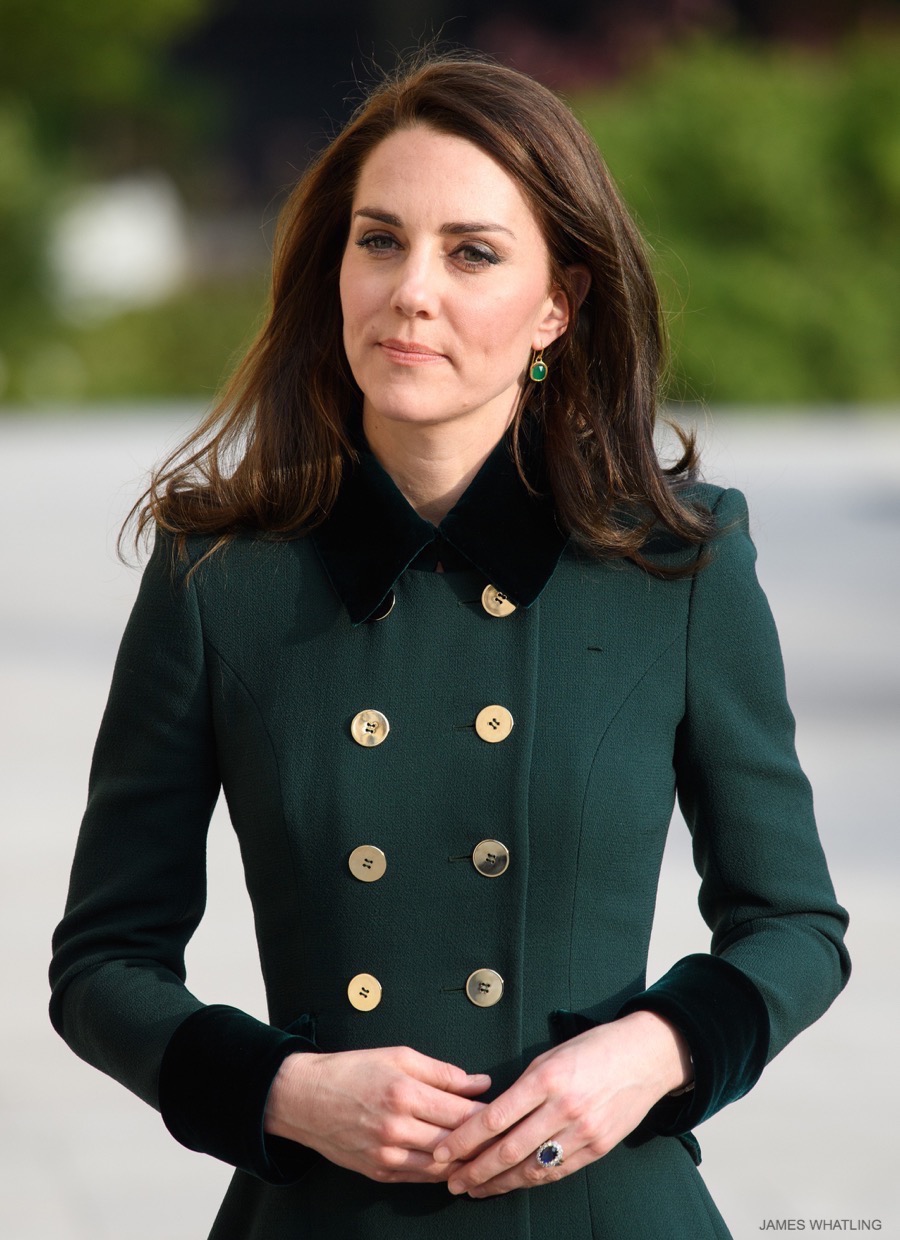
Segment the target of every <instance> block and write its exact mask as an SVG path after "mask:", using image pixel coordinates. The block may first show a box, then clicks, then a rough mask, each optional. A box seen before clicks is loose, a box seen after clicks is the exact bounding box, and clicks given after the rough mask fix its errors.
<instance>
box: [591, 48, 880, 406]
mask: <svg viewBox="0 0 900 1240" xmlns="http://www.w3.org/2000/svg"><path fill="white" fill-rule="evenodd" d="M898 67H900V42H898V41H897V40H896V39H893V40H892V39H891V38H889V37H887V36H885V37H884V38H882V39H879V40H875V39H870V40H865V39H860V40H858V41H855V42H853V43H851V44H849V45H848V46H847V47H846V48H845V49H844V50H843V52H842V54H841V55H840V56H825V55H822V56H814V55H812V54H809V53H803V52H801V51H799V50H797V49H786V48H784V47H769V48H756V49H754V48H752V47H747V46H743V47H742V46H740V45H736V44H722V43H718V42H717V43H709V42H703V41H701V42H697V43H695V44H693V45H692V46H691V47H688V48H681V49H678V50H673V51H670V52H669V53H667V54H665V55H663V56H662V57H660V58H659V59H658V61H657V62H656V63H655V64H654V65H653V67H652V69H649V70H648V71H646V72H645V73H643V74H641V75H638V76H637V77H635V78H633V79H631V80H629V81H628V82H626V83H622V84H620V86H619V87H618V88H617V89H615V90H613V91H611V92H607V93H604V95H602V96H596V97H593V98H584V99H582V100H581V103H580V110H581V112H582V115H583V116H584V118H585V120H586V122H587V124H588V126H589V128H590V129H591V131H592V132H593V134H594V135H595V137H596V139H597V142H598V145H599V146H600V149H601V150H602V151H603V152H604V154H605V155H606V157H607V159H608V161H609V164H610V167H611V170H612V172H613V175H614V176H615V177H616V178H617V180H618V182H619V184H620V186H621V188H622V190H623V192H624V194H625V196H626V198H627V199H628V200H629V202H630V204H631V205H632V207H633V208H634V210H635V211H636V213H637V215H638V217H639V219H640V220H641V222H642V224H643V227H644V229H645V233H646V234H647V235H649V236H650V237H651V238H652V239H657V241H656V263H657V268H658V272H659V275H660V278H661V281H662V284H663V287H664V289H665V296H666V300H667V302H668V304H669V306H670V310H671V317H672V336H673V342H674V345H675V355H676V361H675V366H674V381H675V382H674V391H675V393H676V394H677V395H679V396H681V397H682V398H685V399H693V398H697V397H699V398H702V399H715V400H719V401H723V400H724V401H745V402H763V403H770V402H778V401H784V402H790V401H819V402H829V401H843V400H869V401H888V400H896V399H897V397H898V395H900V348H898V344H900V340H898V327H897V325H898V323H900V230H898V227H897V220H898V219H900V73H898Z"/></svg>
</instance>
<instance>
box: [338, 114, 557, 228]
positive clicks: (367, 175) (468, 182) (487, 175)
mask: <svg viewBox="0 0 900 1240" xmlns="http://www.w3.org/2000/svg"><path fill="white" fill-rule="evenodd" d="M364 207H372V208H376V209H378V210H380V211H382V212H390V213H392V214H394V215H396V216H398V217H400V219H401V222H402V221H403V215H404V211H405V212H407V213H409V212H413V213H415V214H416V215H417V216H420V215H428V216H429V217H433V218H434V219H435V220H438V219H440V223H441V224H443V223H450V222H453V223H458V222H471V223H487V222H494V223H498V224H501V225H504V226H505V227H507V228H509V229H511V231H513V232H515V231H516V225H517V226H518V229H519V231H522V230H523V229H527V226H528V224H530V225H531V226H532V227H534V228H537V222H536V220H535V219H534V215H533V212H532V210H531V207H530V206H529V204H528V202H527V200H526V199H525V197H524V195H523V193H522V191H521V189H520V188H519V185H518V184H517V182H516V181H515V180H514V179H513V177H511V176H510V175H509V173H508V172H507V171H506V169H505V168H503V167H502V166H501V165H500V164H499V163H498V162H497V161H496V160H495V159H494V158H493V157H492V156H491V155H488V153H487V152H486V151H483V150H482V149H481V147H479V146H477V145H476V144H475V143H474V142H471V141H469V139H468V138H462V137H459V136H457V135H455V134H445V133H440V132H438V131H437V130H435V129H431V128H430V127H427V126H425V125H417V126H415V127H414V128H409V129H398V130H395V132H394V133H392V134H390V135H389V136H388V137H387V138H384V139H383V140H382V141H381V142H379V143H378V145H377V146H375V147H374V148H373V149H372V151H371V152H370V153H369V155H368V157H367V158H366V160H365V161H364V163H363V165H362V167H361V169H360V175H359V178H358V180H357V184H356V192H355V193H354V196H353V210H354V212H356V211H359V210H360V209H361V208H364Z"/></svg>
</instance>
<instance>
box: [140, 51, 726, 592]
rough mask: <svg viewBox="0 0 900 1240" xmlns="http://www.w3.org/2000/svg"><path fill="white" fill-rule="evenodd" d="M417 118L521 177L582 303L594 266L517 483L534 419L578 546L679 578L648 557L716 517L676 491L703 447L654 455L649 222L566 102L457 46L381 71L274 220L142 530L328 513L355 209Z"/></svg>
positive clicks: (661, 348)
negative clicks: (265, 294) (211, 393)
mask: <svg viewBox="0 0 900 1240" xmlns="http://www.w3.org/2000/svg"><path fill="white" fill-rule="evenodd" d="M414 125H425V126H429V127H431V128H432V129H434V130H436V131H438V132H440V133H444V134H451V135H454V136H457V137H461V138H465V139H468V140H469V141H470V142H473V143H474V144H475V145H476V146H478V147H480V148H481V150H483V151H485V152H486V153H487V154H488V155H490V156H492V157H493V158H494V159H495V160H496V161H497V162H498V163H499V164H500V166H501V167H502V168H504V169H505V170H506V172H507V173H508V174H509V175H510V176H511V177H512V178H513V179H514V180H515V181H516V182H517V184H518V185H519V187H520V189H521V190H522V192H523V193H524V195H525V197H526V199H527V201H528V202H529V203H530V205H531V207H532V209H533V210H534V213H535V217H536V219H537V221H538V224H539V226H540V227H541V229H542V231H543V234H544V237H545V239H546V243H547V246H548V249H549V251H550V261H551V280H552V282H553V284H554V285H555V286H556V287H559V288H562V289H563V290H564V291H566V292H567V294H568V295H569V297H570V300H571V304H572V305H573V306H574V305H577V304H578V291H579V290H578V289H577V288H576V287H575V286H574V284H575V281H574V279H573V276H572V274H571V272H570V268H572V267H574V266H575V265H576V264H577V265H581V266H582V267H587V269H588V270H589V272H590V275H591V283H590V289H589V291H588V293H587V295H586V297H585V298H584V300H583V302H582V303H581V305H580V308H579V310H578V313H577V315H576V316H575V319H574V323H573V324H571V325H570V327H569V329H568V330H567V331H566V332H565V334H564V335H563V336H562V337H560V338H559V339H558V340H557V341H555V342H554V344H553V345H551V346H550V348H549V349H547V350H546V360H547V363H548V366H549V375H548V378H547V379H546V380H545V381H544V382H543V383H540V384H535V383H530V382H529V383H526V385H525V390H524V392H523V398H522V400H521V402H520V405H519V408H518V410H517V413H516V417H515V420H514V423H513V431H514V434H513V443H514V448H515V453H516V459H517V462H518V464H519V469H520V472H523V477H524V471H523V467H522V457H521V453H520V445H519V427H520V426H521V423H522V418H523V415H524V414H525V413H526V411H527V413H528V415H529V419H532V418H533V419H535V420H536V421H537V422H538V424H539V425H540V427H541V430H542V434H543V445H544V449H543V450H544V456H545V459H546V466H547V478H548V481H549V485H550V487H551V489H552V492H553V496H554V500H555V503H556V508H557V512H558V514H559V520H560V522H561V524H562V525H563V527H564V528H565V529H566V530H567V531H568V532H569V533H570V534H571V535H572V536H573V538H574V540H575V541H576V542H577V543H578V544H580V545H581V546H583V547H584V548H586V549H587V550H589V551H592V552H593V553H595V554H598V555H601V556H614V557H630V558H631V559H632V560H634V561H636V562H637V563H639V564H641V565H642V566H643V567H645V568H647V569H649V570H650V571H653V572H661V573H664V574H666V575H668V574H669V573H671V572H675V571H685V570H684V569H681V570H673V569H663V568H660V567H659V565H658V563H654V562H653V560H651V559H648V558H646V557H645V555H644V553H643V551H642V548H643V547H644V545H645V543H646V538H647V534H648V531H649V530H650V528H651V527H652V526H654V525H657V526H658V525H662V526H663V527H664V528H666V529H668V530H669V531H671V532H672V533H673V534H675V535H676V536H677V537H678V538H679V539H681V540H683V541H684V542H686V543H688V544H697V543H700V542H702V541H703V540H704V539H705V538H706V537H708V535H709V532H710V518H709V515H708V514H707V513H705V512H704V511H702V510H701V509H698V508H696V507H694V506H692V505H690V504H688V503H686V502H685V501H684V500H683V499H682V498H680V497H679V492H680V490H681V487H680V485H679V484H681V483H684V482H685V481H687V480H689V479H690V477H691V476H692V474H693V471H694V469H695V466H696V451H695V446H694V443H693V440H692V439H691V438H689V437H686V436H683V435H682V447H683V454H682V457H681V459H680V460H679V461H678V462H677V463H676V464H675V465H673V466H671V467H670V468H669V469H663V468H662V466H661V465H660V462H659V459H658V457H657V453H656V450H655V446H654V442H653V430H654V424H655V420H656V415H657V408H658V403H659V399H660V377H661V373H662V370H663V367H664V361H665V345H666V342H665V331H664V327H663V318H662V312H661V308H660V304H659V298H658V294H657V289H656V285H655V282H654V279H653V276H652V273H651V270H650V267H649V264H648V261H647V258H646V255H645V252H644V247H643V244H642V241H641V238H640V236H639V234H638V231H637V229H636V227H635V225H634V223H633V222H632V220H631V218H630V216H629V214H628V211H627V210H626V208H625V206H624V204H623V203H622V200H621V199H620V197H619V195H618V193H617V191H616V188H615V186H614V185H613V182H612V179H611V178H610V175H609V172H608V171H607V169H606V166H605V164H604V162H603V160H602V158H601V156H600V154H599V152H598V150H597V148H596V146H595V144H594V142H593V141H592V140H591V138H590V137H589V136H588V134H587V133H586V132H585V130H584V128H583V127H582V126H581V124H580V123H579V122H578V121H577V120H576V118H575V116H574V115H573V114H572V112H571V111H570V110H569V108H568V107H567V106H566V105H565V104H564V103H563V102H562V101H561V100H560V99H559V98H557V96H556V95H554V94H553V93H552V92H551V91H549V90H547V89H546V88H545V87H543V86H541V85H540V84H539V83H538V82H535V81H534V80H533V79H532V78H529V77H527V76H525V75H524V74H522V73H519V72H517V71H516V70H514V69H510V68H507V67H505V66H503V65H500V64H497V63H495V62H493V61H491V60H489V59H486V58H484V57H480V56H466V55H463V54H459V53H454V54H452V55H449V56H448V55H443V56H440V55H439V56H435V55H433V54H425V55H424V56H421V57H419V58H418V59H417V61H416V62H415V63H413V64H412V65H406V66H405V67H403V68H402V69H401V70H399V71H397V72H396V73H395V74H393V75H392V76H391V77H390V78H388V79H387V80H385V81H384V82H382V83H381V84H380V85H379V86H378V87H377V88H376V89H375V90H374V91H373V92H372V93H371V94H370V95H369V97H368V98H367V99H366V100H365V102H364V103H363V104H362V105H361V106H360V107H359V109H358V110H357V112H356V113H355V115H354V117H353V118H352V119H351V121H350V122H349V123H348V125H347V126H346V127H345V128H344V129H343V131H342V132H341V133H340V134H339V135H338V137H337V138H336V139H335V140H334V141H333V142H331V144H330V145H329V146H328V147H327V148H326V149H325V150H324V151H323V152H322V153H321V154H320V155H319V156H318V158H317V159H316V160H315V161H314V162H313V164H312V165H311V166H310V168H309V169H308V170H307V172H306V173H305V175H304V176H303V177H302V178H301V180H300V182H299V183H298V185H297V186H296V188H295V189H294V191H293V193H292V194H291V196H290V198H289V199H288V201H287V203H286V205H285V207H284V209H283V211H282V214H281V217H280V220H279V225H278V231H277V236H276V241H275V252H274V261H273V277H272V294H271V307H270V310H269V314H268V317H267V319H266V322H265V324H264V326H263V327H262V329H261V331H260V333H259V335H258V336H257V338H256V340H255V342H254V343H253V345H252V346H251V348H250V350H249V351H248V353H247V355H246V356H245V357H244V359H243V361H242V362H241V364H240V366H239V367H238V369H237V371H236V373H235V375H234V376H233V378H232V379H231V381H230V383H229V384H228V385H227V387H226V388H225V390H224V392H223V393H222V395H221V398H220V399H219V401H218V403H217V404H216V405H215V407H214V408H213V409H212V411H211V412H210V414H209V415H208V417H207V418H206V419H205V420H204V421H203V423H202V424H201V425H200V426H199V427H198V428H197V430H196V431H195V432H194V433H193V434H192V435H191V436H190V437H189V438H188V439H187V440H186V441H185V442H184V443H183V444H182V445H181V446H180V447H179V448H178V449H176V451H175V452H173V453H172V454H171V455H170V456H169V457H168V458H167V459H166V460H165V461H164V462H163V463H162V465H161V466H160V467H159V468H158V469H157V471H156V472H155V474H154V475H153V478H152V481H151V484H150V486H149V488H148V490H147V491H146V492H145V494H144V495H143V496H142V497H141V499H140V500H139V501H138V503H137V504H136V505H135V508H134V510H133V513H132V517H136V526H137V536H138V537H140V535H141V534H142V533H143V532H144V530H145V529H146V527H147V526H148V525H149V524H151V523H152V522H156V523H157V524H158V525H159V527H160V528H161V529H163V530H165V531H167V532H169V533H171V534H173V535H175V536H176V541H177V542H178V544H179V545H180V546H181V547H182V549H183V545H184V540H185V538H186V536H187V535H188V534H191V533H200V534H206V535H216V536H218V537H217V540H216V541H214V544H213V549H216V548H217V547H219V546H220V545H222V544H223V543H225V542H227V541H229V539H230V538H232V537H234V536H235V535H236V534H237V533H239V532H240V531H246V530H253V531H260V532H265V533H266V534H268V535H269V536H271V537H291V536H296V535H297V534H299V533H301V532H305V531H307V530H309V529H312V528H313V527H314V526H315V525H317V524H318V523H320V522H321V521H322V520H324V519H325V517H326V516H327V515H328V512H329V511H330V509H331V507H332V505H333V504H334V501H335V499H336V496H337V492H338V487H339V484H340V480H341V473H342V468H343V462H344V459H345V455H346V454H347V453H352V447H351V444H350V442H349V439H348V427H349V422H350V418H351V417H352V415H353V411H354V409H355V408H357V407H358V406H359V403H360V393H359V389H358V388H357V387H356V385H355V383H354V380H353V377H352V375H351V373H350V370H349V366H348V364H347V360H346V357H345V355H344V349H343V343H342V336H341V330H342V327H341V325H342V319H341V306H340V300H339V291H338V278H339V271H340V266H341V260H342V256H343V251H344V247H345V245H346V240H347V235H348V231H349V226H350V209H351V203H352V199H353V194H354V190H355V187H356V183H357V179H358V176H359V173H360V169H361V167H362V165H363V163H364V161H365V160H366V158H367V156H368V155H369V153H370V152H371V151H372V149H373V148H374V147H375V146H376V145H377V144H378V143H379V142H381V141H382V140H383V139H384V138H386V137H388V136H389V135H390V134H391V133H393V132H394V131H396V130H398V129H403V128H408V127H411V126H414ZM526 481H527V479H526ZM635 517H637V520H635Z"/></svg>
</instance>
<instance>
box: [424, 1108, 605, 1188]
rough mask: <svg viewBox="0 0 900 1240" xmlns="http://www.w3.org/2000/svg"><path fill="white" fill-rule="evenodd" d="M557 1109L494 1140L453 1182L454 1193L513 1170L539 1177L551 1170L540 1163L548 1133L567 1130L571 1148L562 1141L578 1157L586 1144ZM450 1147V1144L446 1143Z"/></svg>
mask: <svg viewBox="0 0 900 1240" xmlns="http://www.w3.org/2000/svg"><path fill="white" fill-rule="evenodd" d="M555 1110H556V1108H553V1107H550V1106H543V1107H539V1108H538V1110H537V1111H534V1112H533V1113H532V1114H531V1115H529V1116H528V1118H527V1119H526V1120H524V1121H523V1122H522V1123H520V1124H517V1125H516V1126H515V1127H514V1128H511V1129H510V1130H509V1131H508V1132H505V1133H503V1134H502V1136H500V1137H498V1138H497V1139H496V1140H494V1141H493V1142H492V1143H491V1144H490V1145H489V1146H488V1147H487V1148H486V1149H485V1150H484V1151H483V1152H481V1153H480V1154H478V1155H477V1157H474V1158H472V1159H471V1160H470V1161H469V1162H467V1163H466V1164H465V1165H464V1166H463V1169H462V1171H461V1172H460V1173H459V1174H458V1175H456V1176H454V1177H453V1178H452V1179H451V1181H450V1191H451V1192H452V1193H465V1192H469V1190H470V1189H472V1188H475V1187H477V1186H478V1185H479V1184H485V1183H487V1182H488V1181H489V1180H493V1179H494V1178H495V1177H497V1176H501V1175H504V1174H505V1173H506V1172H508V1171H510V1170H511V1169H512V1168H517V1169H518V1168H522V1169H529V1170H531V1171H532V1172H533V1173H534V1176H533V1177H532V1178H536V1177H537V1176H539V1175H540V1174H541V1173H543V1172H546V1171H547V1168H546V1167H542V1166H541V1165H540V1164H539V1163H538V1161H537V1153H536V1152H537V1149H538V1146H540V1145H541V1144H542V1142H544V1141H546V1140H548V1137H547V1133H548V1132H559V1131H560V1130H561V1129H563V1130H564V1135H565V1137H566V1138H567V1140H568V1145H567V1144H566V1142H565V1141H564V1140H563V1138H562V1137H558V1138H555V1139H557V1140H559V1142H560V1144H561V1145H562V1148H563V1150H564V1151H566V1152H567V1153H569V1154H574V1153H575V1152H576V1151H577V1150H579V1149H580V1148H581V1147H582V1146H583V1145H584V1140H583V1139H582V1140H580V1141H579V1140H578V1139H577V1138H576V1136H575V1133H574V1132H573V1130H572V1129H571V1128H565V1126H564V1125H563V1124H562V1123H561V1117H560V1116H559V1115H558V1114H554V1111H555ZM444 1144H445V1145H449V1144H450V1141H447V1142H445V1143H444Z"/></svg>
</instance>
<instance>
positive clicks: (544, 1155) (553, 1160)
mask: <svg viewBox="0 0 900 1240" xmlns="http://www.w3.org/2000/svg"><path fill="white" fill-rule="evenodd" d="M534 1156H535V1158H536V1159H537V1160H538V1163H539V1164H540V1165H541V1166H542V1167H559V1166H561V1165H562V1160H563V1147H562V1146H561V1145H560V1143H559V1142H558V1141H545V1142H544V1143H543V1145H539V1146H538V1147H537V1149H536V1150H535V1152H534Z"/></svg>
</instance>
